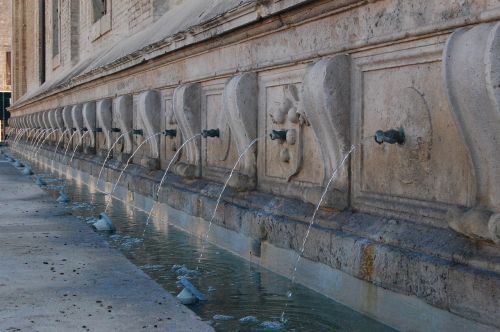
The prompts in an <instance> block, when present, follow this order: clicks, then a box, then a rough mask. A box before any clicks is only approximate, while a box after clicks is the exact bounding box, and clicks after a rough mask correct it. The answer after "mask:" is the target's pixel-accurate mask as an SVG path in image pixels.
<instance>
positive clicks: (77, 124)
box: [71, 104, 83, 150]
mask: <svg viewBox="0 0 500 332" xmlns="http://www.w3.org/2000/svg"><path fill="white" fill-rule="evenodd" d="M71 119H72V120H73V128H75V129H76V134H75V136H73V148H76V147H77V146H78V145H79V144H80V142H81V139H82V129H83V114H82V105H80V104H78V105H74V106H73V108H72V109H71ZM80 148H81V147H79V148H78V150H80Z"/></svg>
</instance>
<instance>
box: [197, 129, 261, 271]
mask: <svg viewBox="0 0 500 332" xmlns="http://www.w3.org/2000/svg"><path fill="white" fill-rule="evenodd" d="M259 140H260V138H256V139H254V140H253V141H252V142H250V144H248V145H247V147H246V148H245V150H243V152H242V153H241V154H240V155H239V157H238V160H236V162H235V163H234V166H233V168H232V169H231V173H229V176H228V177H227V179H226V182H224V186H223V187H222V190H221V191H220V193H219V197H218V198H217V203H216V204H215V208H214V212H213V213H212V217H211V218H210V222H209V223H208V230H207V232H206V234H205V236H204V237H203V238H202V245H201V251H200V256H199V257H198V264H199V263H201V259H202V258H203V252H204V251H205V243H206V242H207V241H208V236H209V235H210V230H211V228H212V224H213V221H214V219H215V214H216V213H217V209H218V207H219V204H220V201H221V199H222V194H224V191H225V190H226V187H227V185H228V183H229V181H230V180H231V177H232V176H233V173H234V171H235V170H236V167H238V165H239V163H240V161H241V159H242V158H243V156H244V155H245V154H246V153H247V152H248V150H250V148H251V147H252V146H253V145H254V144H255V143H257V141H259ZM196 269H198V267H196Z"/></svg>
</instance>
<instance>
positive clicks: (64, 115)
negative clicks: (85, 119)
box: [62, 106, 73, 144]
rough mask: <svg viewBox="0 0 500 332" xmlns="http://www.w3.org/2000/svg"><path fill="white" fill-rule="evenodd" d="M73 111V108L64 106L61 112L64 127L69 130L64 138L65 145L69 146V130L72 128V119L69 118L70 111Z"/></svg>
mask: <svg viewBox="0 0 500 332" xmlns="http://www.w3.org/2000/svg"><path fill="white" fill-rule="evenodd" d="M72 110H73V106H64V108H63V110H62V118H63V122H64V127H66V129H69V131H68V132H67V133H66V137H67V139H66V137H65V138H64V141H65V143H68V144H69V138H70V137H71V135H72V132H71V128H73V118H72V116H71V111H72Z"/></svg>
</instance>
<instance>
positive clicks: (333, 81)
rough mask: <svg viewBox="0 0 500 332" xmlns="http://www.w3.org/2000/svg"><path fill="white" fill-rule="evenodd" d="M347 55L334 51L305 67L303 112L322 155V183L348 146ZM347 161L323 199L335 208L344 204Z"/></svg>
mask: <svg viewBox="0 0 500 332" xmlns="http://www.w3.org/2000/svg"><path fill="white" fill-rule="evenodd" d="M350 75H351V71H350V58H349V56H348V55H338V56H335V57H333V58H331V59H323V60H320V61H318V62H316V63H315V64H314V65H312V66H311V67H309V68H308V70H307V73H306V76H305V79H304V86H303V99H304V102H303V105H304V112H305V114H306V116H307V119H308V121H309V123H310V124H311V126H312V127H313V129H314V133H315V134H316V137H317V140H318V142H319V146H320V149H321V154H322V156H323V165H324V174H325V177H324V179H323V185H326V184H327V182H328V181H329V179H330V178H331V176H332V175H333V172H334V171H335V169H336V168H337V167H339V165H340V163H341V161H342V159H343V158H344V156H345V154H346V153H347V151H348V150H349V149H350V146H349V144H350V139H349V126H350V124H349V110H350V85H351V81H350ZM348 166H349V164H348V163H347V164H346V165H344V166H343V167H341V168H340V169H339V170H338V171H337V173H336V177H335V179H334V181H333V182H332V184H331V188H330V191H329V192H330V193H332V194H331V195H330V197H327V203H329V204H332V205H333V206H335V207H338V208H345V207H347V205H348V193H349V177H348V174H349V172H348Z"/></svg>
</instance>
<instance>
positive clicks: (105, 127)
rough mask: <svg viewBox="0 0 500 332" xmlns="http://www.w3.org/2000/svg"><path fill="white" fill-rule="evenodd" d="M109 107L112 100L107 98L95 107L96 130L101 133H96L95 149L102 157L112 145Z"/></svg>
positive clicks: (111, 119) (111, 124)
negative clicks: (99, 130) (98, 129)
mask: <svg viewBox="0 0 500 332" xmlns="http://www.w3.org/2000/svg"><path fill="white" fill-rule="evenodd" d="M111 105H112V100H111V99H109V98H108V99H103V100H99V101H98V102H97V106H96V117H97V128H100V129H101V132H98V133H96V141H97V149H98V151H99V154H100V155H101V156H104V157H105V156H106V155H107V153H108V151H109V149H111V145H112V144H113V142H112V141H111V128H112V127H113V114H112V111H111Z"/></svg>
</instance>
